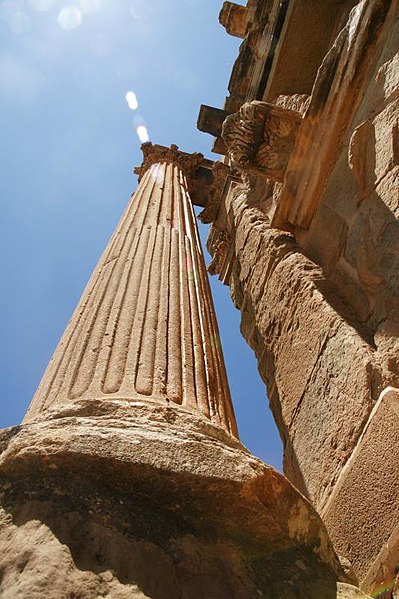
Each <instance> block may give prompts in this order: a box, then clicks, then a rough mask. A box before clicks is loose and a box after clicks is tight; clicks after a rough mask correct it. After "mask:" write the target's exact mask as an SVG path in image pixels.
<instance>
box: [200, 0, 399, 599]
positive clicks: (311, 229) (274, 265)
mask: <svg viewBox="0 0 399 599" xmlns="http://www.w3.org/2000/svg"><path fill="white" fill-rule="evenodd" d="M301 4H303V5H304V4H305V3H304V2H302V3H301V2H300V1H297V2H294V3H293V8H292V9H291V11H288V13H287V17H286V21H287V22H286V24H285V25H284V27H285V29H284V28H283V31H282V33H281V36H282V38H281V40H280V42H279V45H278V46H277V49H276V52H275V54H274V55H273V56H272V60H273V66H272V68H271V69H270V70H269V75H268V77H269V79H268V82H267V85H266V87H265V90H264V95H263V98H262V99H263V100H264V101H265V102H267V103H268V104H262V103H259V102H258V103H257V102H251V103H250V104H246V105H244V107H242V108H241V109H240V112H239V116H237V115H238V113H237V115H236V116H234V117H228V120H227V121H225V125H223V132H222V137H223V140H224V141H225V143H226V151H227V155H228V160H229V161H230V164H231V165H232V167H233V169H234V170H233V172H232V175H234V176H237V173H238V174H239V175H241V177H242V180H243V184H239V185H237V184H236V183H235V182H234V178H232V183H231V185H230V188H229V191H228V192H227V193H226V190H225V191H224V194H223V200H222V202H221V207H220V210H219V213H218V217H217V218H216V219H215V222H214V225H213V228H212V232H211V235H210V241H209V249H210V251H211V253H212V254H213V256H214V259H213V262H212V264H213V265H214V264H217V269H216V272H219V275H220V277H221V278H222V280H223V281H224V282H226V283H229V284H230V287H231V290H232V295H233V299H234V301H235V303H236V305H237V307H238V308H239V309H240V310H241V314H242V326H241V330H242V333H243V335H244V337H245V338H246V339H247V341H248V343H249V344H250V345H251V347H252V348H253V349H254V351H255V353H256V356H257V359H258V364H259V371H260V373H261V376H262V378H263V379H264V381H265V383H266V385H267V390H268V397H269V401H270V405H271V409H272V411H273V414H274V417H275V420H276V423H277V426H278V428H279V431H280V434H281V436H282V438H283V442H284V470H285V473H286V474H287V476H288V477H289V478H290V480H291V481H292V482H293V483H294V484H295V485H296V486H297V487H298V488H299V489H300V490H301V491H302V493H304V494H305V495H306V496H307V497H309V498H310V500H311V501H312V502H313V504H314V505H315V506H316V508H317V509H318V511H319V513H320V514H321V515H322V517H323V518H324V520H325V522H326V524H327V527H328V529H329V531H330V534H331V536H332V539H333V540H334V543H335V546H336V548H337V550H338V552H340V553H341V554H342V555H344V556H346V557H348V558H349V559H350V560H351V561H352V563H353V565H354V567H355V570H356V572H357V574H358V576H359V577H360V578H361V579H362V580H363V584H364V588H365V589H367V590H372V591H373V592H378V591H379V590H381V589H382V588H387V584H388V585H390V589H392V588H393V582H392V581H393V580H394V578H395V572H396V568H397V567H398V566H399V552H398V541H397V539H398V535H397V531H396V523H397V517H398V515H399V502H398V500H397V488H398V485H399V476H398V474H397V468H396V467H395V465H394V464H395V463H397V462H398V459H399V450H398V448H399V433H398V430H399V429H398V424H399V422H398V414H399V411H398V409H397V404H398V392H397V390H395V389H394V388H395V387H398V386H399V365H398V364H399V360H398V349H399V266H398V256H399V225H398V216H399V116H398V115H399V110H398V107H399V58H398V57H399V53H398V49H399V25H398V23H399V8H398V2H397V1H396V0H393V1H382V0H369V1H368V2H366V1H365V0H362V1H361V2H359V3H358V4H357V5H356V6H355V7H354V9H353V10H352V11H351V12H350V13H349V8H350V6H349V4H348V3H347V4H346V5H345V9H344V13H345V15H346V18H348V14H349V18H348V21H347V23H346V25H345V21H344V22H343V23H341V26H342V25H345V26H344V27H343V29H342V31H341V32H340V33H339V34H338V35H337V37H336V39H335V41H333V43H332V46H331V49H330V50H329V51H328V52H327V55H326V56H325V58H324V59H323V60H322V63H321V64H320V66H319V69H318V71H317V74H316V73H315V74H314V77H315V79H314V84H313V89H312V91H311V94H310V96H307V95H304V93H305V94H306V93H308V89H307V88H306V89H305V88H304V87H303V86H302V87H301V85H299V84H298V86H297V88H295V86H292V85H291V84H290V85H288V83H287V82H288V81H291V79H290V78H289V76H288V75H287V73H286V71H284V73H283V74H281V73H280V71H279V68H278V65H279V64H285V65H286V66H287V65H288V64H289V60H288V57H289V53H290V52H291V51H292V43H291V41H292V37H291V38H290V39H288V38H287V37H284V36H285V35H287V31H291V30H292V29H293V26H294V24H295V18H294V17H295V14H299V13H300V7H301ZM343 6H344V5H343V4H342V6H341V8H342V7H343ZM298 11H299V12H298ZM293 15H294V16H293ZM341 16H342V15H341ZM336 24H337V23H335V24H334V23H332V24H331V27H330V29H331V31H333V30H334V27H335V25H336ZM298 26H299V23H298V22H297V23H296V27H297V34H296V35H297V37H296V39H297V41H298V39H299V38H300V37H301V32H300V31H299V30H298ZM306 27H307V25H306V23H305V24H304V28H305V30H306ZM290 40H291V41H290ZM298 43H302V44H304V45H308V40H307V39H306V36H303V35H302V37H301V39H300V40H299V41H298ZM309 43H315V40H314V39H312V40H311V42H309ZM323 43H324V42H323ZM244 44H245V40H244ZM242 52H243V50H242V51H241V54H242ZM265 68H266V67H265ZM247 70H248V72H250V69H249V67H248V69H247ZM303 72H304V77H305V78H307V79H306V80H307V81H308V79H309V77H310V75H309V68H308V66H307V65H304V66H303ZM279 73H280V75H279ZM295 77H296V80H300V72H299V73H296V74H295ZM246 89H247V96H246V97H245V100H247V101H248V100H249V101H252V100H255V99H256V100H257V99H258V98H254V97H251V95H250V89H251V85H250V84H247V87H246ZM272 91H273V93H272ZM270 102H272V103H276V104H278V105H280V106H282V107H284V108H285V109H286V110H287V111H290V110H291V111H292V110H294V111H296V114H298V113H299V114H301V115H302V124H301V125H300V126H299V129H298V133H297V134H296V140H295V144H294V147H293V150H292V152H291V155H290V158H289V161H288V164H287V167H286V172H285V177H284V178H283V180H282V181H281V178H277V177H276V179H277V182H276V181H273V180H270V179H273V174H272V173H271V174H270V171H269V172H267V171H266V170H265V166H267V164H268V163H267V160H266V162H262V160H263V157H264V156H265V152H266V153H267V152H269V155H268V157H267V156H266V159H268V160H269V162H270V160H271V159H272V158H273V159H275V156H277V157H278V153H279V149H278V148H279V147H280V146H281V143H280V142H281V140H280V141H279V140H278V137H284V135H286V134H285V133H284V132H283V133H282V131H283V129H280V131H278V128H276V127H275V126H274V130H273V131H271V130H270V126H269V125H268V121H267V118H268V117H265V118H263V120H262V119H261V118H258V115H257V112H256V111H258V114H260V112H262V113H263V114H273V110H275V109H274V108H273V106H272V105H271V104H270ZM261 104H262V105H261ZM226 106H228V104H226ZM249 106H253V110H252V112H250V109H249V108H248V107H249ZM281 114H283V113H281ZM247 115H250V116H249V117H247ZM284 118H285V117H284ZM281 122H283V121H281ZM226 123H228V125H226ZM232 124H233V126H232ZM277 142H279V143H280V146H279V145H278V143H277ZM243 150H244V151H245V160H244V159H242V160H241V162H239V161H238V160H237V156H242V155H243V154H242V152H243ZM262 152H263V154H262ZM222 239H223V244H221V240H222ZM226 239H227V240H228V242H226ZM221 245H223V252H220V247H221ZM387 581H388V582H387ZM384 585H385V586H384Z"/></svg>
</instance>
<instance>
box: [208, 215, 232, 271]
mask: <svg viewBox="0 0 399 599" xmlns="http://www.w3.org/2000/svg"><path fill="white" fill-rule="evenodd" d="M211 234H212V243H211V246H212V247H211V253H212V262H211V263H210V264H209V266H208V272H209V274H211V275H220V274H221V272H222V270H223V268H224V266H225V263H226V260H227V257H228V253H229V249H230V245H231V236H230V234H229V232H228V231H227V230H226V229H219V228H218V227H216V226H215V225H214V226H213V227H212V231H211Z"/></svg>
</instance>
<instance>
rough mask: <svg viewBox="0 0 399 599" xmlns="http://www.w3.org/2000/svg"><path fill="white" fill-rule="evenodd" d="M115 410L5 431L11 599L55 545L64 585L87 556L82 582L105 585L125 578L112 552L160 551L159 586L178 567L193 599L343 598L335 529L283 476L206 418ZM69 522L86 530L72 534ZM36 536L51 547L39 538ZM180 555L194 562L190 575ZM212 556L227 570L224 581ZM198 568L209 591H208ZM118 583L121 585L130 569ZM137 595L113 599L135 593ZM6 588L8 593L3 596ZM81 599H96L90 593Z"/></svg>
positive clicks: (5, 533) (122, 405)
mask: <svg viewBox="0 0 399 599" xmlns="http://www.w3.org/2000/svg"><path fill="white" fill-rule="evenodd" d="M89 403H90V406H89ZM109 403H112V402H104V401H101V400H100V401H98V402H96V400H91V402H86V405H84V402H82V404H81V405H78V406H77V407H75V406H72V405H71V406H70V408H68V407H67V408H65V411H64V414H61V415H59V417H55V416H56V414H55V413H54V414H53V418H52V419H49V420H41V421H38V422H31V423H30V424H25V425H22V426H20V427H16V429H15V430H14V429H8V430H6V431H4V432H3V433H1V434H0V437H3V438H4V443H3V444H2V447H3V451H2V454H1V455H0V498H1V504H2V511H1V513H0V537H1V536H2V540H0V543H1V544H2V546H3V547H5V546H6V547H5V550H4V552H3V554H2V553H1V552H0V569H2V571H3V572H5V575H4V580H8V581H10V580H12V581H13V582H12V583H11V582H9V583H7V585H8V587H7V592H9V595H8V596H9V597H21V598H22V597H24V595H23V593H22V594H21V593H20V594H18V592H17V591H16V589H17V588H18V584H19V582H16V581H20V580H23V577H22V578H21V576H20V573H18V572H19V571H17V570H18V567H17V566H18V563H19V562H20V561H21V559H22V558H23V557H24V556H25V555H27V556H28V557H26V560H25V561H26V563H27V564H29V568H33V567H34V564H37V563H38V560H39V561H40V560H41V559H42V558H40V556H39V554H38V552H39V553H40V554H41V552H42V551H45V549H44V547H45V546H46V543H48V547H49V551H50V550H52V549H51V548H54V551H56V553H57V552H60V551H61V549H62V551H61V552H62V556H63V557H62V559H61V556H58V558H57V560H58V562H57V563H60V564H61V565H60V568H61V570H62V568H63V567H64V565H63V563H64V561H65V563H67V564H68V565H65V568H67V570H66V571H65V572H64V573H63V579H64V581H65V579H66V578H68V576H69V575H70V574H71V576H72V577H73V576H77V572H76V568H75V570H73V568H74V566H73V562H74V563H75V564H77V565H78V566H79V564H80V561H79V560H80V559H82V558H81V556H82V552H83V554H85V556H86V557H85V560H86V562H87V563H86V562H85V563H86V567H84V568H83V567H82V565H80V566H79V567H78V570H79V576H81V574H82V569H83V570H85V571H87V572H89V573H91V574H93V576H94V574H96V573H97V574H96V576H97V578H96V582H95V584H98V572H103V571H106V572H111V574H113V575H114V574H115V571H117V570H118V568H117V567H116V566H115V563H116V562H115V559H116V558H115V555H114V553H115V552H114V549H115V548H114V549H112V551H111V548H112V547H113V544H115V543H116V545H117V546H119V545H120V547H122V545H123V547H124V549H123V551H124V552H126V551H128V552H129V551H131V552H132V555H134V556H136V557H135V559H136V558H137V560H139V561H140V560H142V559H143V560H144V557H143V554H145V555H146V556H147V557H148V555H153V556H154V559H155V557H156V555H157V554H159V556H158V558H157V560H158V562H159V563H160V564H161V563H163V564H164V565H163V566H162V567H163V570H162V572H159V571H158V565H156V566H154V573H156V576H159V580H160V581H163V580H164V577H165V576H166V578H168V577H169V578H170V576H169V574H170V572H174V571H175V570H174V568H175V567H176V568H177V571H178V572H180V574H178V577H179V576H180V577H181V576H182V573H181V570H179V568H181V567H183V570H184V568H188V569H189V570H190V575H189V576H188V575H187V576H188V578H189V579H190V585H191V586H190V589H191V590H190V591H189V592H188V594H186V595H183V596H187V597H188V596H189V597H190V599H196V598H198V599H200V598H202V597H204V596H207V597H208V596H209V597H212V598H215V599H219V598H220V599H232V598H235V599H250V598H253V599H255V598H256V599H257V598H258V597H270V599H271V598H272V597H273V599H278V598H281V599H294V598H295V597H297V596H298V594H297V593H298V592H299V593H300V595H299V596H306V597H309V599H319V598H320V597H321V596H323V598H326V599H335V598H336V597H337V592H338V591H337V583H338V581H343V580H345V575H344V574H343V571H342V569H341V566H340V565H339V562H338V559H337V557H336V555H335V553H334V550H333V548H332V545H331V543H330V541H329V539H328V536H327V533H326V531H325V528H324V525H323V524H322V522H321V520H320V518H319V516H318V515H317V513H316V512H315V511H314V509H313V508H312V507H311V505H310V504H309V503H308V501H307V500H306V499H305V498H304V497H302V496H301V495H300V494H299V493H298V491H296V490H295V489H294V487H293V486H292V485H291V484H290V483H289V482H288V481H287V479H286V478H285V477H284V476H283V475H281V474H280V473H278V472H277V471H275V470H274V469H273V468H271V467H269V466H266V465H264V464H263V463H262V462H261V461H260V460H258V459H256V458H254V457H253V456H251V455H250V454H249V453H248V451H247V450H246V449H245V448H244V447H243V446H241V445H240V443H239V442H238V441H237V440H235V439H234V438H233V437H231V438H229V439H228V438H227V437H229V436H228V435H226V433H224V432H223V431H221V435H222V436H221V437H220V438H217V437H218V434H219V433H218V432H217V431H214V434H213V437H211V436H210V435H209V434H207V433H205V430H207V428H208V427H209V424H208V423H205V422H204V423H203V424H204V427H205V428H203V430H202V431H201V422H200V423H197V425H196V429H195V430H190V427H189V426H188V420H189V418H190V417H189V416H188V415H187V414H185V413H181V412H179V410H177V409H173V408H163V407H162V406H158V405H154V404H152V405H151V404H147V405H146V404H144V403H141V404H139V402H137V404H136V405H134V404H133V405H132V403H131V402H122V400H119V401H117V402H113V405H109ZM112 408H113V409H112ZM194 420H195V419H194ZM199 420H201V419H199ZM213 428H215V429H216V427H213ZM223 436H224V437H225V439H226V440H227V441H228V443H225V442H224V441H222V440H221V439H222V438H223ZM0 441H1V439H0ZM70 521H73V522H75V524H76V526H75V527H74V531H75V532H74V533H73V534H74V535H75V536H74V537H73V538H72V537H71V535H72V532H71V531H70V530H69V528H68V522H70ZM80 531H81V534H80ZM95 531H97V532H95ZM78 532H79V541H78V540H77V539H76V534H78ZM32 535H33V536H32ZM93 535H94V536H93ZM96 535H100V537H101V538H104V539H108V541H107V542H106V547H105V548H104V547H103V548H102V553H103V554H106V557H104V558H103V559H104V560H105V562H104V564H105V565H104V564H103V563H98V559H97V553H96V551H97V552H98V551H99V550H98V548H97V549H96V548H95V547H94V546H95V545H96V542H94V541H95V538H96ZM37 536H39V537H41V536H44V537H45V538H46V539H47V540H46V542H45V543H44V542H43V543H42V542H41V541H40V542H38V541H37V542H35V541H34V539H35V538H36V537H37ZM93 539H94V540H93ZM60 543H61V545H60ZM142 543H144V544H145V547H144V546H143V545H142ZM77 544H78V545H79V547H80V549H79V551H80V553H79V551H78V550H77V549H76V546H77ZM132 544H133V545H132ZM130 545H131V546H130ZM125 546H126V547H125ZM188 546H189V548H187V547H188ZM129 547H130V548H129ZM190 547H191V549H190ZM25 548H26V551H25ZM55 548H57V549H55ZM77 551H78V555H77V554H76V552H77ZM115 551H116V549H115ZM13 552H14V555H13V559H11V557H10V556H11V555H12V553H13ZM110 552H111V553H110ZM86 554H87V555H86ZM1 555H3V557H1ZM176 555H179V556H183V557H181V560H182V561H183V562H184V564H185V565H184V566H182V565H181V563H180V562H179V559H180V558H179V559H177V558H176ZM193 555H198V556H202V557H198V559H200V561H201V563H202V566H201V567H200V566H199V565H195V564H194V565H193V564H191V565H190V566H188V565H187V560H188V562H190V563H191V561H192V560H193V559H194V557H193ZM79 556H80V557H79ZM161 558H162V559H161ZM24 559H25V558H24ZM118 559H119V557H118ZM146 559H147V558H146ZM195 559H197V558H195ZM195 559H194V561H195ZM71 560H72V561H71ZM176 560H177V561H176ZM190 560H191V561H190ZM213 560H216V562H217V563H218V564H219V566H218V568H219V570H220V571H219V574H217V575H216V574H215V573H214V572H213V570H212V568H213V569H214V566H212V563H213ZM50 561H51V560H50ZM147 561H148V560H147ZM176 563H177V565H176ZM146 564H147V565H146V566H145V568H147V569H148V563H147V562H146ZM168 564H169V565H168ZM179 564H180V565H179ZM53 565H54V564H53ZM133 565H134V564H133ZM133 565H132V567H133ZM118 567H119V566H118ZM16 568H17V570H16ZM143 568H144V566H143ZM145 568H144V569H145ZM198 568H200V569H199V570H198ZM24 569H25V566H24ZM133 569H134V568H133ZM26 570H28V567H27V566H26ZM61 570H60V571H61ZM72 570H73V572H72ZM69 571H70V573H68V572H69ZM87 572H86V573H87ZM199 572H202V574H201V576H202V582H198V584H197V583H195V580H197V578H196V577H198V576H199ZM237 572H239V574H237ZM277 572H278V575H277V574H276V573H277ZM186 574H187V572H186ZM57 575H58V577H60V573H59V572H58V574H57ZM154 575H155V574H154ZM154 575H153V576H152V578H154ZM107 576H108V574H107ZM140 576H141V575H139V574H134V575H133V574H132V579H131V582H132V584H133V583H134V584H136V583H137V584H138V586H139V587H140V588H141V589H142V588H143V587H142V586H140V584H139V582H140V580H141V578H140ZM143 576H144V574H143ZM184 576H185V575H183V578H184ZM117 577H118V584H119V583H122V582H123V580H122V578H123V577H122V578H121V574H120V573H119V574H118V576H117ZM214 577H216V578H215V585H216V586H215V589H216V587H218V588H219V587H220V589H219V591H217V592H216V590H215V592H214V593H213V591H212V590H209V588H208V590H206V589H205V587H206V585H209V584H210V581H213V579H214ZM237 577H238V578H240V580H239V581H238V580H237ZM61 578H62V576H61ZM111 578H112V577H111ZM149 578H151V568H150V572H147V574H146V582H145V585H150V586H151V584H150V583H149V582H148V580H149ZM169 578H168V580H169ZM200 579H201V577H200V578H198V580H200ZM29 580H30V584H31V587H30V589H31V590H30V593H31V594H30V597H31V598H32V599H36V598H37V599H39V598H41V597H43V596H44V590H43V588H47V587H43V586H41V585H42V584H44V583H43V574H42V573H40V572H39V573H38V574H37V579H35V577H30V579H29ZM79 580H80V578H79ZM90 580H91V579H90ZM165 580H166V579H165ZM93 584H94V583H93ZM115 584H116V583H115ZM143 584H144V583H143ZM159 584H161V583H159V582H158V583H157V585H158V586H159ZM165 584H166V583H165ZM170 584H171V583H170V580H169V582H168V584H167V585H166V586H165V589H166V588H169V590H168V591H162V592H160V591H159V590H158V591H157V592H153V593H152V594H151V593H146V594H145V595H140V594H137V596H138V597H151V598H152V599H175V598H176V599H177V598H178V597H181V596H182V595H181V588H182V587H184V585H185V584H188V582H187V580H183V581H182V579H180V580H179V583H176V584H177V587H176V590H175V591H172V590H170V589H171V586H170ZM196 584H197V587H198V588H196V586H195V585H196ZM212 584H213V582H212ZM12 585H17V586H14V587H13V586H12ZM35 585H36V586H35ZM145 585H144V586H145ZM168 585H169V586H168ZM179 585H180V586H179ZM218 585H219V586H218ZM224 585H225V586H224ZM3 588H4V587H3ZM118 588H119V587H118ZM151 588H152V587H151ZM184 588H186V587H184ZM13 589H14V591H15V594H14V595H12V592H13ZM38 589H39V590H38ZM126 589H127V588H126ZM126 589H125V590H124V593H125V594H120V595H118V594H115V598H119V597H121V598H122V597H123V598H124V597H130V596H135V595H134V594H133V595H128V594H126V592H127V590H126ZM129 589H130V590H129ZM129 589H128V590H129V592H133V590H132V589H133V587H129ZM179 589H180V590H179ZM193 589H195V590H193ZM229 589H230V590H229ZM2 590H3V589H2V588H1V586H0V594H1V591H2ZM258 591H259V592H258ZM118 592H119V591H118ZM137 592H138V591H137ZM121 593H122V592H121ZM167 593H169V594H167ZM179 593H180V594H179ZM301 593H302V594H301ZM2 596H7V595H2ZM46 596H49V597H50V598H51V599H52V597H53V596H54V597H56V596H57V595H51V593H50V595H48V594H47V592H46ZM111 596H112V597H114V595H111ZM58 597H60V598H63V597H64V595H63V594H62V593H60V594H59V595H58V596H57V599H58ZM65 597H70V595H65ZM79 597H82V599H86V598H87V599H92V598H93V599H95V598H96V597H97V595H96V594H93V592H92V591H90V590H87V591H86V590H85V591H84V592H82V594H81V595H79ZM338 597H346V595H338ZM348 597H350V595H349V596H348Z"/></svg>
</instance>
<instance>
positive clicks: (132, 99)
mask: <svg viewBox="0 0 399 599" xmlns="http://www.w3.org/2000/svg"><path fill="white" fill-rule="evenodd" d="M125 98H126V102H127V105H128V106H129V108H130V110H136V109H137V108H138V107H139V103H138V102H137V96H136V94H135V93H134V92H127V94H126V96H125Z"/></svg>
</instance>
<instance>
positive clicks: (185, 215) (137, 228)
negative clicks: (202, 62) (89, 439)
mask: <svg viewBox="0 0 399 599" xmlns="http://www.w3.org/2000/svg"><path fill="white" fill-rule="evenodd" d="M143 151H144V162H143V166H142V167H141V168H140V169H138V171H139V174H140V184H139V187H138V189H137V191H136V193H135V194H134V195H133V197H132V199H131V202H130V203H129V205H128V207H127V210H126V212H125V214H124V216H123V217H122V219H121V221H120V223H119V225H118V227H117V229H116V231H115V233H114V235H113V237H112V238H111V240H110V242H109V244H108V247H107V248H106V250H105V252H104V254H103V256H102V258H101V259H100V261H99V263H98V265H97V267H96V269H95V271H94V273H93V276H92V277H91V279H90V281H89V283H88V285H87V288H86V290H85V292H84V293H83V296H82V298H81V300H80V302H79V304H78V306H77V308H76V310H75V313H74V314H73V316H72V319H71V321H70V323H69V324H68V326H67V329H66V331H65V333H64V335H63V337H62V339H61V341H60V343H59V345H58V347H57V349H56V351H55V353H54V356H53V358H52V359H51V361H50V364H49V366H48V368H47V371H46V373H45V375H44V377H43V379H42V382H41V384H40V386H39V389H38V391H37V393H36V395H35V397H34V399H33V402H32V404H31V406H30V409H29V411H28V413H27V416H26V421H30V420H32V419H35V418H37V417H38V415H39V414H42V415H43V412H46V410H49V409H51V410H57V408H58V407H60V406H61V405H62V406H65V404H71V403H79V404H82V402H87V401H90V400H92V399H119V400H120V399H121V400H127V401H129V402H136V401H143V400H145V401H151V402H160V403H161V404H162V405H168V404H170V405H175V404H176V405H179V406H181V408H183V409H185V410H188V411H190V412H194V413H200V414H201V415H202V416H205V417H206V418H208V419H209V420H210V421H211V422H212V423H213V424H215V425H217V426H221V427H223V428H224V429H225V430H227V431H228V432H230V433H232V434H234V435H237V427H236V424H235V418H234V413H233V409H232V405H231V399H230V393H229V387H228V382H227V377H226V371H225V366H224V361H223V355H222V350H221V346H220V340H219V332H218V327H217V323H216V318H215V312H214V308H213V303H212V298H211V293H210V288H209V283H208V278H207V274H206V271H205V265H204V260H203V255H202V250H201V245H200V241H199V236H198V230H197V225H196V221H195V216H194V212H193V208H192V204H191V201H190V196H189V185H190V184H191V180H192V178H193V177H194V175H195V170H196V168H197V167H198V166H199V164H200V162H201V160H202V155H201V154H192V155H189V154H185V153H182V152H179V151H178V150H177V147H176V146H172V147H171V148H163V147H162V146H153V145H152V144H145V145H144V146H143Z"/></svg>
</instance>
